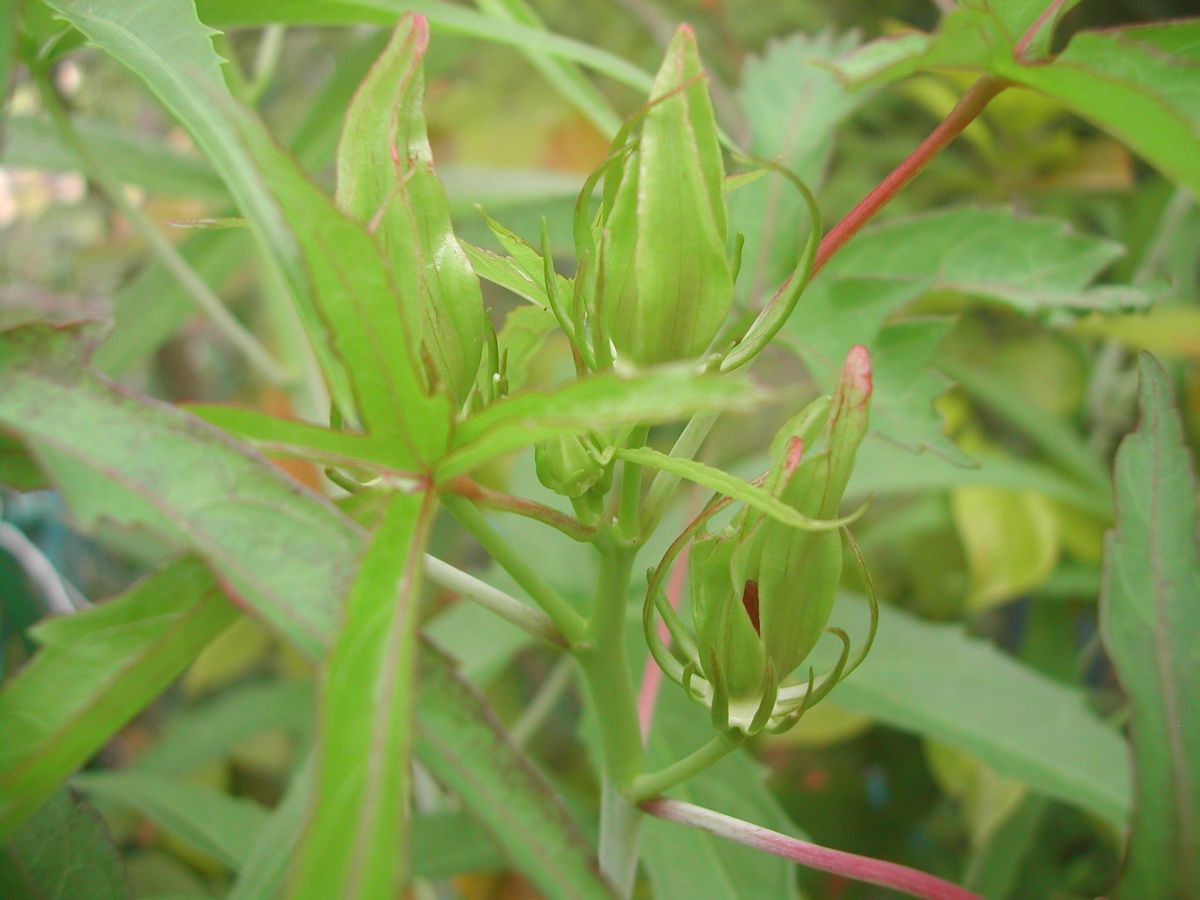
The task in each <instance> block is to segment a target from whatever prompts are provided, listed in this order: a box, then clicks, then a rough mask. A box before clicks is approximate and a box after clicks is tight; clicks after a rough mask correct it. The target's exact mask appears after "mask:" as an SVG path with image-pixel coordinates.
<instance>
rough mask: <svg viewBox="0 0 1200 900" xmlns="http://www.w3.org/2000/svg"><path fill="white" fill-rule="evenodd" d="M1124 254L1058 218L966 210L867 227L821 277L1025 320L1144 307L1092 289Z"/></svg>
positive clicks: (1131, 296) (1114, 291)
mask: <svg viewBox="0 0 1200 900" xmlns="http://www.w3.org/2000/svg"><path fill="white" fill-rule="evenodd" d="M1124 253H1125V250H1124V248H1123V247H1122V246H1121V245H1120V244H1117V243H1116V242H1114V241H1110V240H1106V239H1104V238H1099V237H1094V236H1092V235H1084V234H1079V233H1078V232H1076V231H1075V230H1074V229H1073V228H1072V227H1071V226H1070V224H1069V223H1067V222H1064V221H1062V220H1060V219H1052V218H1048V217H1045V216H1021V215H1017V214H1015V213H1013V212H1011V211H1009V210H1004V209H979V208H973V207H967V208H960V209H948V210H936V211H934V212H927V213H921V214H919V215H915V216H903V217H901V218H898V219H893V220H890V221H888V222H886V223H884V224H882V225H878V226H876V227H874V228H871V229H869V230H867V231H865V232H863V233H862V234H861V235H859V236H857V237H856V238H854V239H853V240H852V241H850V242H849V243H848V244H847V245H846V246H845V247H844V248H842V249H841V250H839V251H838V253H837V254H836V255H835V256H834V257H833V258H832V259H830V261H829V265H828V266H827V267H826V269H825V270H824V272H823V274H822V277H843V278H844V277H859V278H879V279H895V280H899V281H912V282H917V283H920V284H922V285H923V286H924V288H925V289H926V290H938V291H954V292H957V293H961V294H965V295H967V296H969V297H972V298H978V299H982V300H989V301H993V302H998V303H1002V304H1004V305H1007V306H1010V307H1012V308H1013V309H1015V310H1017V311H1018V312H1022V313H1026V314H1032V313H1038V312H1045V311H1052V310H1068V311H1075V312H1087V311H1091V310H1101V311H1112V310H1114V309H1120V308H1129V307H1141V306H1146V305H1148V304H1149V303H1150V300H1151V299H1152V298H1151V297H1150V296H1149V295H1147V293H1146V292H1145V291H1144V290H1141V289H1138V288H1133V287H1129V288H1117V287H1109V286H1106V287H1094V286H1092V283H1093V282H1094V281H1095V279H1096V277H1097V276H1098V275H1099V274H1100V273H1101V272H1103V271H1104V269H1106V268H1107V267H1108V266H1109V265H1111V264H1112V263H1113V262H1115V261H1116V260H1117V259H1119V258H1120V257H1122V256H1123V255H1124Z"/></svg>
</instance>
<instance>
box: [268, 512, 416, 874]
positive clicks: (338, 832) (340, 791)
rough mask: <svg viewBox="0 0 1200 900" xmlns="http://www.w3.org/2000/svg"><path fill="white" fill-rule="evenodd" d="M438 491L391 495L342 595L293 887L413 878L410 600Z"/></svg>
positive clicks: (413, 659) (413, 637)
mask: <svg viewBox="0 0 1200 900" xmlns="http://www.w3.org/2000/svg"><path fill="white" fill-rule="evenodd" d="M434 502H435V501H434V500H433V498H432V497H431V496H430V495H428V494H426V495H416V494H402V493H396V494H393V495H392V496H391V497H390V498H389V499H388V501H387V510H386V512H385V513H384V515H383V520H382V522H381V523H380V525H379V527H378V528H377V529H376V530H375V532H374V534H373V535H372V537H371V542H370V545H369V546H368V547H367V550H366V553H365V555H364V556H363V559H362V563H361V564H360V565H359V568H358V574H357V575H356V576H355V579H354V584H353V585H351V587H350V591H349V594H348V595H347V597H346V603H345V612H344V613H343V615H344V621H343V622H342V625H341V628H340V629H339V630H338V637H337V641H336V642H335V644H334V646H333V649H332V651H331V653H330V655H329V659H328V662H327V663H326V671H325V676H324V682H323V684H322V691H321V713H320V728H319V731H318V735H317V746H316V749H315V751H314V752H315V754H316V775H315V778H316V797H315V801H314V804H313V808H312V812H311V813H310V817H309V821H308V825H307V828H306V831H305V835H304V839H303V841H302V843H301V845H300V848H299V851H298V854H299V855H298V859H297V864H296V872H295V874H294V878H293V885H292V890H291V893H292V894H293V895H294V896H305V897H307V896H312V897H331V896H345V897H355V896H362V895H364V894H365V895H368V896H369V895H372V894H380V893H387V892H388V891H389V890H391V887H392V885H394V884H396V883H401V884H403V883H404V882H406V881H407V880H408V872H407V869H408V861H407V859H406V858H405V857H404V855H403V854H402V853H398V852H397V849H396V848H397V847H399V848H405V847H407V846H408V807H409V803H410V800H411V793H412V791H411V786H410V784H409V766H410V757H411V755H412V743H413V736H412V735H413V721H414V717H413V707H414V703H415V700H416V691H415V690H414V684H413V680H414V678H415V676H416V651H417V647H416V641H417V611H418V610H417V601H418V598H419V592H420V589H421V574H422V566H421V556H422V554H423V553H424V551H425V543H426V541H427V540H428V533H429V527H430V525H431V523H432V518H433V510H434V505H433V504H434ZM400 548H404V549H403V552H397V551H398V550H399V549H400Z"/></svg>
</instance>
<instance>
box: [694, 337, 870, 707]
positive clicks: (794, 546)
mask: <svg viewBox="0 0 1200 900" xmlns="http://www.w3.org/2000/svg"><path fill="white" fill-rule="evenodd" d="M870 396H871V367H870V360H869V358H868V356H867V351H866V349H865V348H864V347H861V346H859V347H855V348H853V349H852V350H851V351H850V353H849V354H848V355H847V357H846V362H845V365H844V367H843V369H842V374H841V377H840V379H839V381H838V384H837V387H836V389H835V391H834V396H833V400H832V403H831V404H830V403H828V402H823V401H818V402H817V403H814V405H813V406H812V407H810V409H809V410H806V411H805V412H803V413H801V414H800V415H799V416H797V417H796V418H794V419H793V420H791V421H789V422H788V423H787V425H785V426H784V430H783V431H781V432H780V435H779V436H778V437H777V438H776V440H775V441H774V442H773V444H772V449H773V461H772V469H771V471H770V473H768V476H767V478H766V481H765V482H764V483H765V485H766V486H767V487H768V489H769V490H771V491H772V492H773V493H775V494H776V496H778V497H779V498H780V499H782V500H783V501H784V502H786V503H787V504H788V505H790V506H792V507H793V508H794V509H796V510H797V511H798V512H801V513H803V514H804V515H805V516H807V517H809V518H812V519H831V518H835V517H836V516H837V514H838V508H839V506H840V504H841V500H842V495H843V494H844V493H845V490H846V485H847V483H848V481H849V478H850V473H851V470H852V469H853V466H854V457H855V453H856V452H857V450H858V446H859V444H860V443H861V442H862V439H863V437H864V436H865V435H866V431H867V415H868V406H869V401H870ZM826 410H827V411H828V415H827V416H826ZM806 443H811V444H816V445H818V446H820V449H819V450H818V451H817V452H813V453H809V450H808V447H807V446H806ZM821 445H823V446H821ZM691 553H692V557H691V561H690V574H691V591H692V620H693V624H694V626H695V630H696V647H697V651H698V652H697V656H698V659H697V660H696V663H697V668H698V669H699V670H701V671H702V672H703V673H704V676H705V678H706V679H707V680H708V682H709V685H710V687H711V702H712V705H713V708H714V709H723V710H728V725H729V726H730V727H741V728H744V729H745V728H748V727H750V724H751V723H752V722H753V721H755V720H756V719H759V717H757V716H756V710H757V709H758V706H759V704H760V701H762V700H763V698H764V697H765V698H766V700H767V702H771V703H773V702H774V697H775V692H776V690H777V689H778V688H779V687H780V685H781V682H782V680H783V679H784V678H786V677H787V676H789V675H790V674H791V673H792V672H794V671H795V670H796V669H797V668H798V667H799V666H800V665H801V664H802V663H803V662H804V660H805V659H806V658H807V657H808V656H809V654H810V653H811V652H812V650H813V648H814V647H815V646H816V643H817V640H818V639H819V638H820V637H821V635H822V634H823V633H824V632H825V630H826V626H827V625H828V623H829V617H830V614H831V612H832V611H833V604H834V601H835V599H836V597H837V591H838V585H839V583H840V581H841V575H842V565H843V558H842V556H843V549H842V537H841V535H840V534H839V533H838V532H837V531H834V530H824V531H812V530H803V529H798V528H794V527H792V526H789V525H785V524H784V523H782V522H780V521H778V520H776V519H773V518H769V517H767V516H765V515H763V514H761V513H752V512H745V513H743V514H741V515H739V516H738V517H736V518H735V519H734V521H733V523H732V524H731V525H730V527H729V528H728V529H727V530H726V532H725V533H723V534H721V535H708V534H706V535H703V536H701V537H699V538H697V539H696V540H695V541H694V542H693V543H692V550H691Z"/></svg>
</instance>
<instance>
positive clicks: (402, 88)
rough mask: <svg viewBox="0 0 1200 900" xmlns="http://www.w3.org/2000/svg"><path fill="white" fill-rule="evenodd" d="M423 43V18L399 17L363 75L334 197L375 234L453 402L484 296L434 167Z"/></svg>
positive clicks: (407, 317) (406, 313) (412, 329)
mask: <svg viewBox="0 0 1200 900" xmlns="http://www.w3.org/2000/svg"><path fill="white" fill-rule="evenodd" d="M428 43H429V28H428V24H427V23H426V21H425V19H424V17H422V16H413V15H406V16H404V17H403V18H401V20H400V22H399V24H397V26H396V29H395V31H394V32H393V35H392V40H391V41H390V42H389V44H388V46H387V48H386V49H385V50H384V52H383V53H382V55H380V57H379V59H378V60H376V62H375V65H374V66H373V67H372V68H371V71H370V72H368V73H367V77H366V78H365V79H363V82H362V84H361V85H360V86H359V89H358V92H357V93H356V94H355V96H354V101H353V103H351V105H350V109H349V110H348V111H347V112H346V124H345V128H344V130H343V131H342V140H341V144H340V146H339V149H338V165H337V170H338V177H337V202H338V206H339V207H340V208H341V209H343V210H344V211H345V212H347V213H348V214H349V215H350V216H351V217H352V218H354V219H355V220H357V221H358V222H360V223H363V224H369V225H370V227H371V229H372V232H373V233H374V234H375V235H376V237H377V238H378V240H379V244H380V246H381V248H382V250H383V253H384V256H385V257H386V259H387V261H388V263H389V265H390V266H391V271H392V274H393V276H394V278H395V279H396V291H397V293H396V299H395V300H394V301H393V302H397V303H398V304H399V308H400V312H401V315H402V317H403V318H404V321H405V323H406V324H407V327H408V331H409V333H410V334H411V335H412V336H413V338H414V340H415V341H416V344H417V345H419V346H420V348H421V356H422V358H423V359H424V360H426V362H427V364H429V365H431V366H432V367H433V369H434V373H435V375H436V380H437V382H438V385H439V387H440V388H441V389H442V390H444V391H448V392H449V394H450V396H451V397H452V398H453V399H454V406H455V408H458V407H460V406H462V404H463V403H464V402H465V401H466V399H467V396H468V395H469V393H470V391H471V389H472V388H473V387H474V384H475V375H476V373H477V372H478V370H479V363H480V360H481V359H482V358H483V338H484V310H483V296H482V294H481V293H480V289H479V279H478V278H477V277H476V275H475V272H474V270H473V269H472V268H471V264H470V262H468V260H467V257H466V254H465V253H464V252H463V250H462V248H461V247H460V246H459V244H458V240H457V238H455V236H454V230H453V227H452V226H451V224H450V208H449V204H448V202H447V200H446V191H445V189H444V188H443V187H442V183H441V182H440V181H439V180H438V177H437V175H436V174H435V173H434V171H433V154H432V151H431V150H430V147H429V138H428V136H427V134H426V128H425V116H424V113H423V111H422V103H423V101H424V95H425V79H424V74H423V71H422V60H423V59H424V56H425V50H426V48H427V46H428Z"/></svg>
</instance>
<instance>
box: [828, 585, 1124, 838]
mask: <svg viewBox="0 0 1200 900" xmlns="http://www.w3.org/2000/svg"><path fill="white" fill-rule="evenodd" d="M834 619H835V620H836V621H837V622H838V624H842V625H843V626H849V627H851V628H855V629H860V628H861V627H862V625H861V623H863V622H866V621H867V619H868V610H867V603H866V601H865V600H862V599H860V598H857V597H850V596H843V597H841V598H839V600H838V605H837V607H836V608H835V612H834ZM851 633H852V634H853V633H854V632H853V631H852V632H851ZM830 696H831V697H832V699H833V702H835V703H837V704H838V705H839V706H842V707H844V708H846V709H848V710H850V711H851V712H856V713H862V714H864V715H868V716H871V717H872V718H874V719H877V720H878V721H881V722H885V723H887V724H888V725H891V726H893V727H895V728H899V729H901V730H902V731H909V732H915V733H917V734H921V735H925V736H927V737H933V738H936V739H938V740H940V741H943V742H945V743H947V744H950V745H952V746H954V747H957V748H958V749H960V750H965V751H967V752H968V753H971V754H973V755H975V756H977V757H978V758H979V759H980V760H982V761H983V762H985V763H987V765H989V766H990V767H991V768H992V769H993V770H995V772H996V773H997V774H998V775H1006V776H1009V777H1011V778H1016V779H1019V780H1020V781H1023V782H1024V783H1025V784H1028V785H1029V786H1030V787H1031V788H1034V789H1035V790H1037V791H1040V792H1041V793H1043V794H1045V795H1047V796H1049V797H1053V798H1055V799H1058V800H1062V801H1064V802H1066V803H1071V804H1074V805H1075V806H1078V807H1080V808H1082V809H1085V810H1088V811H1089V812H1092V813H1095V814H1096V815H1098V816H1100V817H1101V818H1103V819H1104V820H1105V821H1107V822H1110V823H1112V824H1113V825H1114V826H1115V827H1117V828H1122V827H1124V825H1125V822H1126V819H1127V817H1128V815H1129V808H1130V787H1129V774H1128V758H1129V751H1128V747H1127V746H1126V744H1125V742H1124V740H1122V739H1121V735H1120V734H1119V733H1118V732H1117V731H1116V729H1114V728H1113V727H1111V726H1109V725H1107V724H1106V723H1104V722H1102V721H1101V720H1100V719H1099V718H1098V717H1097V716H1096V715H1095V714H1094V713H1093V712H1092V711H1091V710H1090V709H1089V708H1088V707H1087V704H1086V701H1085V698H1084V696H1083V694H1082V693H1081V692H1079V691H1077V690H1074V689H1072V688H1069V687H1067V686H1065V685H1063V684H1060V683H1059V682H1056V681H1054V680H1052V679H1050V678H1048V677H1046V676H1044V675H1042V674H1040V673H1038V672H1036V671H1034V670H1033V669H1030V668H1028V667H1027V666H1024V665H1022V664H1021V663H1019V662H1017V661H1016V660H1014V659H1012V658H1010V657H1008V656H1006V655H1004V654H1003V653H1001V652H1000V651H999V650H997V649H995V648H994V647H993V646H991V645H990V644H988V643H987V642H986V641H983V640H980V639H979V638H975V637H971V636H969V635H967V634H966V633H965V632H964V631H963V629H962V627H961V626H959V625H943V624H935V623H932V622H926V621H923V620H921V619H919V618H916V617H915V616H913V615H911V614H909V613H906V612H904V611H903V610H901V609H898V608H896V607H885V609H884V610H883V613H882V614H881V615H880V617H879V630H878V633H877V634H876V636H875V643H874V644H873V645H872V647H871V652H870V654H868V656H867V658H866V660H865V661H864V662H863V664H862V665H861V666H860V667H859V668H858V669H857V670H855V672H854V675H853V676H852V677H850V678H847V679H846V680H845V681H842V682H839V684H838V686H837V687H836V688H835V689H834V691H833V693H832V694H831V695H830Z"/></svg>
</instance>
